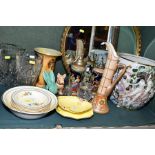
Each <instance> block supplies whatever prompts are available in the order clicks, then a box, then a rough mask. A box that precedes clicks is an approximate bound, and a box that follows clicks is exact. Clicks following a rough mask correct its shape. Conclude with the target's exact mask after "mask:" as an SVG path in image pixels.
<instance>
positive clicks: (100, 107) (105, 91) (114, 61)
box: [92, 42, 126, 114]
mask: <svg viewBox="0 0 155 155" xmlns="http://www.w3.org/2000/svg"><path fill="white" fill-rule="evenodd" d="M105 45H106V47H107V50H108V57H107V61H106V65H105V69H104V71H103V75H102V79H101V81H100V85H99V87H98V90H97V94H96V96H95V97H94V99H93V100H92V104H93V109H94V112H97V113H101V114H105V113H108V112H109V107H108V104H107V98H108V96H109V95H110V94H111V92H112V90H113V88H114V86H115V85H116V83H117V82H118V81H119V80H120V79H121V78H122V76H123V75H124V73H125V71H126V66H125V65H121V64H120V65H119V66H118V62H119V57H118V55H117V53H116V51H115V49H114V47H113V45H112V44H111V43H110V42H105ZM118 67H121V68H122V71H121V73H120V75H119V76H118V78H117V79H116V80H115V81H113V76H114V74H115V71H116V70H117V68H118Z"/></svg>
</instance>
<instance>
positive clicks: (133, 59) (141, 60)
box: [119, 53, 155, 67]
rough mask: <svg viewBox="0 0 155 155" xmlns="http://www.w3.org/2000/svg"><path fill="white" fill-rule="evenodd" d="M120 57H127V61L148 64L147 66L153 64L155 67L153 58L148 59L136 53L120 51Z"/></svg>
mask: <svg viewBox="0 0 155 155" xmlns="http://www.w3.org/2000/svg"><path fill="white" fill-rule="evenodd" d="M119 56H120V58H122V59H125V60H126V61H130V62H133V63H134V62H136V63H138V64H142V65H146V66H152V67H155V61H154V60H152V59H148V58H145V57H141V56H136V55H134V54H128V53H119Z"/></svg>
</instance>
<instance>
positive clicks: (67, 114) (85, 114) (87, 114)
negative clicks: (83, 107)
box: [56, 106, 93, 120]
mask: <svg viewBox="0 0 155 155" xmlns="http://www.w3.org/2000/svg"><path fill="white" fill-rule="evenodd" d="M56 111H57V113H59V114H60V115H62V116H64V117H68V118H73V119H77V120H78V119H85V118H90V117H92V116H93V109H90V110H88V111H85V112H82V113H78V114H75V113H71V112H68V111H66V110H63V109H62V108H61V107H59V106H58V107H57V108H56Z"/></svg>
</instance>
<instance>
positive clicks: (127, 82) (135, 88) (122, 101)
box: [110, 53, 155, 110]
mask: <svg viewBox="0 0 155 155" xmlns="http://www.w3.org/2000/svg"><path fill="white" fill-rule="evenodd" d="M119 56H120V63H122V64H125V65H126V66H127V70H126V73H125V74H124V76H123V77H122V79H121V80H120V81H119V83H118V84H117V85H116V87H115V89H114V91H113V93H112V95H111V97H110V99H111V100H112V102H113V103H115V104H116V105H117V106H118V107H125V108H128V109H130V110H134V109H139V108H141V107H143V106H144V105H145V104H146V103H147V102H148V101H149V100H150V99H151V98H152V97H153V95H154V92H155V61H154V60H151V59H148V58H144V57H140V56H136V55H132V54H127V53H121V54H119ZM119 72H120V70H118V71H117V72H116V74H115V76H114V79H115V78H117V76H118V74H119Z"/></svg>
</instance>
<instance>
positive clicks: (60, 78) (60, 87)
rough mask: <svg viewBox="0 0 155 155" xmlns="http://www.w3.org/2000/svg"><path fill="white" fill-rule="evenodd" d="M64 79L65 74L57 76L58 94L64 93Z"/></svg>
mask: <svg viewBox="0 0 155 155" xmlns="http://www.w3.org/2000/svg"><path fill="white" fill-rule="evenodd" d="M65 78H66V74H63V75H61V74H60V73H58V74H57V82H56V84H57V86H58V94H59V95H63V91H64V79H65Z"/></svg>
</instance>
